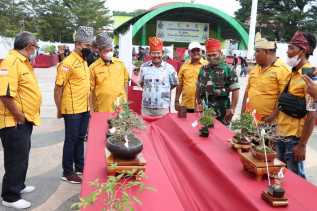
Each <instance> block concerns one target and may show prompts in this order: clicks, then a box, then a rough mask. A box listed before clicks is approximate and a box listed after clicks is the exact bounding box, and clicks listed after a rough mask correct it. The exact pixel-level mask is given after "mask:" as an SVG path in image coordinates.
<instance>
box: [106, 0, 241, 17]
mask: <svg viewBox="0 0 317 211" xmlns="http://www.w3.org/2000/svg"><path fill="white" fill-rule="evenodd" d="M166 2H177V0H174V1H166V0H165V1H164V0H107V1H106V6H107V7H108V8H109V9H110V10H116V11H127V12H131V11H134V10H136V9H149V8H151V7H153V6H155V5H158V4H162V3H166ZM179 2H190V0H182V1H179ZM195 3H197V4H206V5H209V6H212V7H215V8H217V9H220V10H222V11H223V12H225V13H227V14H229V15H231V16H234V12H235V11H236V10H238V9H239V7H240V6H239V2H238V1H236V0H196V1H195Z"/></svg>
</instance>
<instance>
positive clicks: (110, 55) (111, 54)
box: [105, 51, 113, 61]
mask: <svg viewBox="0 0 317 211" xmlns="http://www.w3.org/2000/svg"><path fill="white" fill-rule="evenodd" d="M112 57H113V52H112V51H110V52H108V53H106V54H105V59H106V60H107V61H111V60H112Z"/></svg>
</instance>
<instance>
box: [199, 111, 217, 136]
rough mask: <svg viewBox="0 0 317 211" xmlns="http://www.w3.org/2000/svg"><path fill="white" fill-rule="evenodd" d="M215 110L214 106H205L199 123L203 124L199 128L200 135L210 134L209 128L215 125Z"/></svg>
mask: <svg viewBox="0 0 317 211" xmlns="http://www.w3.org/2000/svg"><path fill="white" fill-rule="evenodd" d="M215 115H216V113H215V111H214V110H213V109H212V108H204V110H203V112H202V114H201V117H200V119H199V123H200V124H201V125H202V126H203V127H202V128H200V130H199V135H200V136H201V137H208V136H209V128H211V127H213V126H214V119H215Z"/></svg>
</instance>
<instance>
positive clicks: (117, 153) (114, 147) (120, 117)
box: [106, 101, 145, 160]
mask: <svg viewBox="0 0 317 211" xmlns="http://www.w3.org/2000/svg"><path fill="white" fill-rule="evenodd" d="M115 111H116V114H117V116H116V117H115V118H112V119H110V120H108V123H110V125H111V128H109V131H108V133H107V144H106V146H107V149H108V150H109V151H110V152H111V154H112V156H114V157H116V158H119V159H124V160H132V159H135V157H136V156H137V155H138V154H139V153H140V152H141V151H142V149H143V143H142V142H141V141H140V140H139V139H138V138H137V137H136V136H135V135H134V131H133V130H134V129H137V128H139V129H144V127H145V126H144V122H143V120H142V119H141V118H140V117H139V116H137V114H135V113H134V112H132V111H131V110H130V109H129V105H128V103H127V102H122V101H121V102H120V101H117V104H116V105H115Z"/></svg>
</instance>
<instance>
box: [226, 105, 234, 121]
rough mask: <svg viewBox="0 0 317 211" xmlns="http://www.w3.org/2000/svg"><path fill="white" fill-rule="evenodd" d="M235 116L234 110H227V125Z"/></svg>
mask: <svg viewBox="0 0 317 211" xmlns="http://www.w3.org/2000/svg"><path fill="white" fill-rule="evenodd" d="M233 115H234V110H233V109H231V108H230V109H226V115H225V121H226V122H227V123H230V121H231V119H232V117H233Z"/></svg>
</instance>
